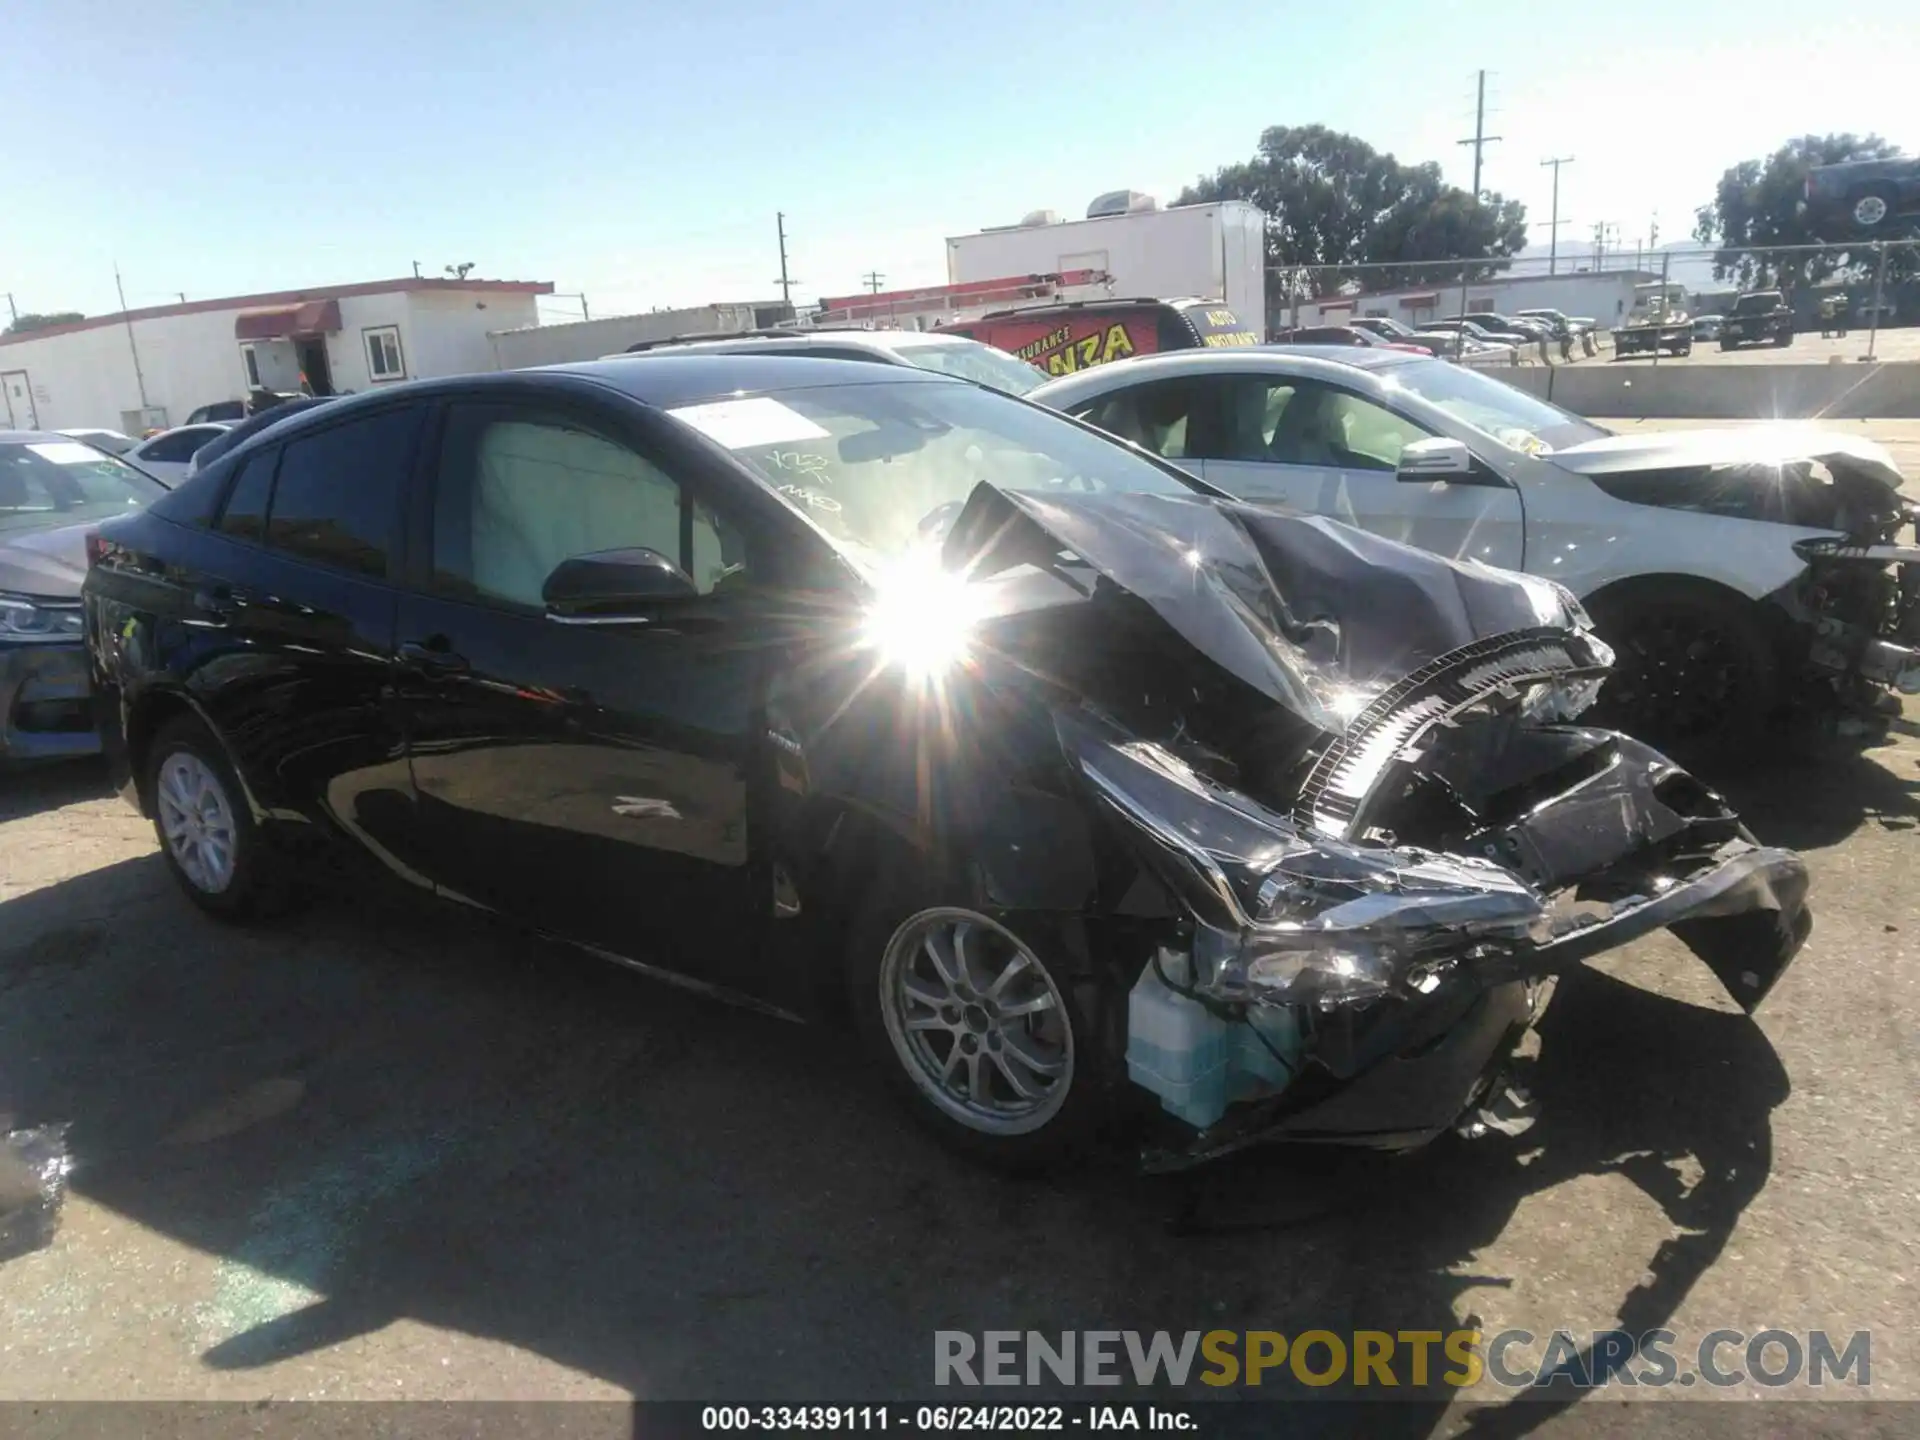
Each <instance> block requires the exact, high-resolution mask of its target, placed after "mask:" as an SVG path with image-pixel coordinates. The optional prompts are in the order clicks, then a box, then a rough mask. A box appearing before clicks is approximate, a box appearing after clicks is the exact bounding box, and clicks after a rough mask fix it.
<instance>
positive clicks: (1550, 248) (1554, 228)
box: [1540, 155, 1573, 275]
mask: <svg viewBox="0 0 1920 1440" xmlns="http://www.w3.org/2000/svg"><path fill="white" fill-rule="evenodd" d="M1572 163H1573V156H1571V155H1556V156H1554V157H1553V159H1551V160H1542V161H1541V162H1540V164H1541V166H1542V167H1543V168H1544V167H1545V166H1548V165H1551V166H1552V167H1553V219H1552V220H1550V221H1549V222H1548V227H1549V228H1548V230H1547V274H1549V275H1554V274H1557V273H1558V272H1559V269H1560V167H1561V166H1562V165H1571V164H1572Z"/></svg>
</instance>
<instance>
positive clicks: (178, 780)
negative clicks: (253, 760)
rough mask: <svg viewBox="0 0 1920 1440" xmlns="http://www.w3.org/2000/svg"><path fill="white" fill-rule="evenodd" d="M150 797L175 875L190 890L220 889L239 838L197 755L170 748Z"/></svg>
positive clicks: (222, 795)
mask: <svg viewBox="0 0 1920 1440" xmlns="http://www.w3.org/2000/svg"><path fill="white" fill-rule="evenodd" d="M154 800H155V805H156V808H157V810H158V811H159V818H160V833H161V834H162V835H163V836H165V837H166V843H167V851H168V853H169V854H171V855H172V856H173V860H174V863H175V864H176V865H178V866H179V867H180V873H181V874H183V875H185V876H186V877H187V882H188V883H189V884H191V885H192V886H193V887H194V888H195V889H196V890H200V891H202V892H204V893H206V894H208V895H219V894H221V893H223V892H224V891H225V890H226V888H227V887H228V886H229V885H231V884H232V883H233V867H234V860H235V857H236V853H237V849H238V844H239V837H238V834H237V831H236V827H235V824H234V812H233V804H232V802H231V801H230V800H229V799H228V798H227V791H226V787H225V786H224V785H222V784H221V783H220V777H219V776H218V775H216V774H215V773H214V772H213V768H212V767H211V766H209V765H208V764H207V763H206V761H204V760H202V759H201V758H200V757H199V756H198V755H194V754H192V753H190V752H188V751H185V750H180V751H175V752H174V753H173V754H172V755H169V756H168V757H167V758H166V760H165V761H164V762H163V763H162V764H161V766H160V778H159V784H158V785H156V786H155V787H154Z"/></svg>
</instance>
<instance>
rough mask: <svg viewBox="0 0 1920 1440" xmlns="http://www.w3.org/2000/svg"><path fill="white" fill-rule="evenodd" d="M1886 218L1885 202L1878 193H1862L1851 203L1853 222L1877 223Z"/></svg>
mask: <svg viewBox="0 0 1920 1440" xmlns="http://www.w3.org/2000/svg"><path fill="white" fill-rule="evenodd" d="M1886 218H1887V202H1886V201H1885V200H1884V199H1882V198H1881V197H1880V196H1878V195H1862V196H1861V197H1860V198H1859V199H1858V200H1856V201H1855V202H1854V205H1853V223H1854V224H1856V225H1878V224H1879V223H1880V222H1881V221H1882V220H1884V219H1886Z"/></svg>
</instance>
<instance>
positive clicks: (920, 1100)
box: [86, 355, 1809, 1167]
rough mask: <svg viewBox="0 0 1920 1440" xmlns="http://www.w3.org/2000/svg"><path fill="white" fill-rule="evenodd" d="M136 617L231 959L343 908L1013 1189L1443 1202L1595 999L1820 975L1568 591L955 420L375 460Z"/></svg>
mask: <svg viewBox="0 0 1920 1440" xmlns="http://www.w3.org/2000/svg"><path fill="white" fill-rule="evenodd" d="M86 606H87V633H88V636H89V640H90V646H91V657H92V665H93V670H94V673H95V676H96V678H97V682H98V685H99V693H100V696H101V707H102V711H103V720H104V725H103V729H104V733H105V736H106V738H107V742H108V748H109V750H110V752H111V755H112V758H113V761H114V765H115V770H116V774H117V776H118V778H119V779H120V781H121V783H122V786H123V789H124V792H125V793H126V794H127V795H128V796H129V797H130V798H131V799H133V800H134V801H135V803H137V804H138V805H139V806H140V808H141V809H142V810H143V811H144V812H145V813H147V814H148V815H150V816H152V817H153V819H154V822H155V827H156V831H157V834H158V837H159V841H160V844H161V847H162V853H163V855H164V857H165V863H166V864H167V866H168V867H169V869H170V870H171V871H172V872H173V874H174V875H175V877H176V879H177V880H178V881H179V883H180V885H181V886H182V888H183V889H184V890H185V892H186V894H187V895H188V896H189V897H190V898H191V899H192V900H193V901H194V902H195V903H196V904H198V905H200V906H202V907H203V908H205V909H206V910H208V911H210V912H212V913H214V914H217V915H239V914H259V913H262V912H264V911H267V910H270V909H272V908H273V907H274V906H275V905H276V904H277V903H279V902H281V901H282V900H284V899H285V897H286V896H287V894H288V890H289V886H290V884H291V883H292V881H293V877H294V876H295V875H296V874H299V873H302V872H303V871H304V870H306V869H307V868H308V867H305V866H303V865H302V864H301V863H300V861H299V860H298V859H297V858H296V857H299V856H302V855H317V854H318V853H320V852H322V851H325V852H328V853H331V854H334V855H337V856H339V857H342V859H343V860H358V861H359V862H361V863H362V864H363V865H364V866H366V867H367V871H368V873H370V874H384V875H386V876H388V877H392V878H396V879H398V880H399V881H401V882H404V883H406V884H409V885H411V886H413V887H414V888H416V889H418V890H421V891H426V892H430V893H433V894H437V895H440V896H443V897H446V898H450V899H455V900H459V901H462V902H465V903H467V904H469V905H475V906H479V907H482V908H485V909H491V910H495V911H499V912H501V913H503V914H505V915H508V916H510V917H512V918H514V919H515V920H517V921H519V922H520V923H522V924H525V925H528V926H531V927H533V928H534V929H536V930H538V931H541V932H545V933H548V934H552V935H555V936H558V937H561V938H563V939H565V940H568V941H571V942H573V943H575V944H577V945H581V946H584V947H586V948H588V949H590V950H592V951H594V952H596V953H599V954H601V955H603V956H606V957H608V958H612V959H616V960H619V961H622V962H624V963H627V964H630V965H633V966H635V967H636V968H639V969H642V970H646V971H649V972H650V973H655V974H664V975H668V976H671V977H673V978H675V979H677V980H679V981H680V982H681V983H684V984H689V985H693V986H695V987H697V988H701V989H706V990H709V991H719V992H721V993H724V994H727V995H729V996H731V997H733V998H736V999H739V998H746V999H751V1000H752V1001H753V1002H754V1003H756V1004H758V1005H759V1006H761V1007H763V1008H765V1007H772V1008H773V1009H775V1010H777V1011H779V1012H781V1013H783V1014H787V1015H789V1016H800V1015H806V1014H819V1013H823V1012H834V1011H838V1012H845V1011H848V1010H850V1011H851V1014H852V1019H853V1022H854V1025H855V1027H856V1029H857V1033H858V1035H859V1037H860V1038H861V1040H862V1041H863V1042H864V1044H865V1045H866V1047H867V1048H868V1050H869V1051H870V1053H871V1055H872V1056H873V1058H874V1060H875V1061H876V1063H877V1064H878V1065H879V1066H880V1068H881V1070H882V1072H883V1073H884V1074H885V1075H886V1076H887V1078H888V1081H889V1083H890V1084H891V1085H892V1086H893V1088H894V1089H895V1090H896V1091H897V1092H898V1094H899V1095H900V1096H901V1097H902V1098H903V1099H904V1100H905V1101H906V1103H907V1104H908V1105H910V1106H911V1107H912V1109H913V1110H914V1112H915V1113H916V1114H917V1115H918V1116H919V1117H920V1118H921V1119H922V1120H923V1121H925V1122H926V1123H927V1124H928V1125H930V1126H931V1127H933V1128H934V1129H935V1130H936V1131H937V1132H938V1133H939V1134H940V1135H941V1136H942V1137H943V1138H945V1139H946V1140H947V1141H949V1142H951V1143H953V1144H955V1145H956V1146H959V1147H961V1148H963V1149H965V1150H966V1151H968V1152H969V1153H972V1154H974V1155H976V1156H980V1157H983V1158H986V1159H988V1160H990V1161H994V1162H998V1163H1005V1164H1009V1165H1015V1166H1021V1167H1025V1166H1032V1165H1040V1164H1049V1163H1053V1162H1056V1161H1060V1160H1063V1159H1065V1158H1067V1157H1068V1156H1070V1155H1072V1154H1073V1153H1075V1152H1076V1151H1077V1150H1079V1149H1080V1148H1081V1147H1083V1146H1084V1145H1087V1144H1090V1143H1092V1142H1094V1141H1096V1140H1108V1139H1110V1138H1112V1137H1114V1136H1116V1135H1119V1134H1127V1135H1130V1136H1135V1137H1136V1138H1138V1137H1141V1136H1144V1143H1145V1144H1147V1145H1148V1147H1149V1148H1150V1150H1151V1153H1152V1154H1153V1155H1155V1156H1157V1157H1159V1160H1160V1163H1165V1164H1188V1163H1193V1162H1196V1161H1199V1160H1203V1159H1206V1158H1209V1157H1211V1156H1214V1155H1218V1154H1221V1153H1224V1152H1226V1151H1229V1150H1233V1149H1237V1148H1239V1147H1241V1146H1243V1145H1245V1144H1248V1143H1252V1142H1254V1141H1257V1140H1263V1139H1269V1138H1277V1137H1282V1136H1288V1137H1295V1138H1302V1139H1317V1140H1330V1141H1338V1142H1346V1143H1362V1144H1369V1145H1375V1146H1384V1147H1389V1148H1402V1147H1406V1146H1409V1145H1414V1144H1418V1143H1420V1142H1421V1141H1423V1140H1426V1139H1429V1138H1432V1137H1433V1136H1435V1135H1438V1134H1440V1133H1443V1132H1445V1131H1446V1130H1447V1129H1448V1128H1449V1127H1451V1126H1453V1125H1454V1124H1456V1122H1458V1121H1459V1120H1460V1119H1461V1117H1462V1116H1463V1115H1464V1114H1467V1113H1469V1112H1475V1113H1477V1107H1479V1106H1480V1105H1481V1104H1482V1102H1483V1100H1485V1099H1486V1097H1488V1096H1489V1095H1490V1094H1491V1093H1492V1091H1491V1087H1492V1086H1493V1085H1494V1084H1495V1083H1496V1080H1497V1077H1498V1076H1499V1075H1500V1073H1501V1066H1502V1064H1503V1062H1504V1059H1505V1057H1506V1056H1507V1055H1508V1054H1509V1053H1510V1052H1511V1050H1512V1048H1513V1047H1514V1046H1515V1045H1516V1044H1517V1043H1518V1041H1519V1040H1520V1039H1521V1038H1522V1037H1523V1036H1524V1034H1525V1032H1526V1031H1527V1029H1528V1026H1529V1025H1530V1023H1531V1022H1532V1020H1533V1018H1534V1015H1535V1013H1536V1011H1537V1009H1538V1007H1539V1005H1540V1004H1541V1002H1542V1001H1543V999H1544V994H1543V992H1542V990H1541V988H1540V984H1539V982H1541V981H1542V980H1543V979H1544V978H1545V977H1546V976H1549V975H1551V974H1554V973H1556V972H1558V971H1560V970H1563V969H1566V968H1567V967H1570V966H1573V965H1577V964H1579V963H1580V962H1581V961H1582V960H1584V959H1585V958H1586V957H1588V956H1590V955H1593V954H1596V953H1598V952H1600V951H1602V950H1605V949H1610V948H1612V947H1614V946H1616V945H1619V944H1623V943H1625V942H1626V941H1627V940H1628V939H1631V938H1633V937H1635V936H1638V935H1641V934H1644V933H1647V932H1649V931H1651V930H1654V929H1657V928H1659V927H1661V926H1664V925H1669V924H1672V925H1675V926H1676V933H1677V934H1678V935H1679V937H1680V938H1681V939H1682V940H1683V941H1685V943H1687V944H1688V945H1690V946H1691V947H1692V948H1693V949H1694V950H1695V951H1696V952H1697V953H1698V954H1699V955H1700V956H1701V957H1702V958H1703V959H1704V960H1705V961H1706V963H1707V964H1708V965H1709V967H1710V968H1712V969H1713V970H1714V971H1715V972H1716V973H1717V974H1718V975H1720V976H1721V977H1722V979H1723V981H1724V982H1725V983H1726V984H1727V985H1728V987H1729V988H1730V989H1731V990H1732V992H1733V994H1734V995H1735V997H1736V998H1737V999H1738V1001H1739V1002H1740V1004H1741V1005H1742V1006H1744V1007H1745V1008H1747V1009H1748V1010H1751V1009H1753V1008H1754V1007H1755V1006H1757V1005H1758V1004H1759V1003H1760V1001H1761V999H1762V997H1764V995H1765V994H1766V993H1767V991H1768V990H1769V988H1770V987H1771V986H1772V984H1773V982H1774V981H1775V979H1776V978H1777V977H1778V976H1779V974H1780V973H1781V972H1782V970H1783V969H1784V968H1785V967H1786V965H1787V964H1788V963H1789V962H1790V960H1791V959H1792V957H1793V955H1794V953H1795V951H1796V950H1797V948H1798V947H1799V945H1800V943H1801V940H1802V938H1803V936H1804V935H1805V933H1806V928H1807V925H1808V923H1809V922H1808V919H1807V912H1806V910H1805V908H1804V903H1803V900H1804V892H1805V885H1806V873H1805V869H1804V866H1803V865H1802V864H1801V862H1800V860H1799V859H1798V857H1796V856H1794V855H1792V854H1790V853H1788V852H1785V851H1780V850H1774V849H1768V848H1766V847H1764V846H1761V845H1759V844H1758V843H1757V842H1755V841H1754V840H1753V838H1752V837H1751V836H1750V835H1748V833H1747V832H1746V831H1745V830H1744V828H1743V827H1742V826H1741V825H1740V823H1739V821H1738V820H1737V819H1736V818H1735V817H1734V816H1733V814H1732V813H1731V812H1730V811H1729V810H1728V809H1727V807H1726V806H1725V805H1724V803H1723V802H1721V801H1720V799H1719V798H1718V797H1717V796H1715V795H1713V794H1712V793H1711V792H1709V791H1707V790H1705V789H1704V787H1702V786H1700V785H1699V784H1698V783H1696V782H1694V781H1693V780H1691V779H1690V778H1689V777H1687V776H1686V775H1685V774H1684V772H1681V771H1679V770H1678V769H1676V768H1675V767H1674V766H1672V765H1671V764H1670V763H1669V762H1667V761H1665V760H1663V759H1662V758H1661V757H1659V756H1658V755H1656V754H1654V753H1653V752H1651V751H1649V750H1647V749H1646V748H1645V747H1644V746H1641V745H1639V744H1638V743H1636V742H1635V741H1633V740H1630V739H1627V738H1626V737H1624V736H1620V735H1616V734H1612V733H1609V732H1606V731H1603V730H1595V729H1590V728H1585V727H1582V726H1579V725H1575V724H1568V723H1564V722H1566V721H1567V720H1569V719H1570V717H1571V716H1572V715H1573V714H1575V713H1576V712H1577V711H1579V710H1580V708H1581V707H1582V706H1583V705H1584V704H1585V703H1586V702H1587V701H1588V700H1590V699H1591V696H1592V692H1593V690H1594V688H1595V686H1596V684H1597V681H1598V679H1599V677H1601V676H1602V675H1604V673H1605V668H1606V664H1607V654H1606V651H1605V647H1604V646H1603V645H1601V644H1600V643H1599V642H1598V641H1597V640H1596V639H1595V638H1594V637H1593V636H1592V635H1591V633H1590V632H1589V631H1588V630H1587V629H1586V628H1585V625H1584V619H1583V617H1582V616H1581V614H1580V612H1579V609H1578V607H1577V606H1576V605H1573V604H1572V603H1571V602H1570V601H1569V599H1568V598H1567V596H1566V593H1565V592H1564V591H1562V590H1560V589H1558V588H1557V587H1556V586H1555V585H1553V584H1552V583H1551V582H1549V581H1545V580H1538V579H1533V578H1531V577H1526V576H1520V575H1516V574H1513V573H1511V572H1505V571H1499V570H1493V569H1489V568H1487V567H1484V566H1477V565H1456V564H1454V563H1452V562H1450V561H1446V560H1442V559H1440V558H1438V557H1436V556H1433V555H1430V554H1427V553H1424V552H1421V551H1416V550H1412V549H1409V548H1407V547H1404V546H1401V545H1398V544H1395V543H1393V542H1391V541H1388V540H1384V539H1380V538H1378V537H1375V536H1371V535H1368V534H1366V533H1364V532H1361V531H1358V530H1352V529H1348V528H1347V527H1344V526H1341V525H1339V524H1337V523H1334V522H1332V521H1328V520H1324V519H1320V518H1317V517H1310V516H1304V515H1300V514H1295V513H1289V512H1284V511H1281V510H1278V509H1274V508H1270V507H1265V506H1259V505H1248V504H1241V503H1239V502H1235V501H1231V500H1228V499H1226V498H1224V497H1223V496H1221V495H1220V494H1219V493H1218V492H1217V491H1214V490H1212V489H1211V488H1210V487H1209V486H1208V485H1207V484H1206V483H1205V482H1204V481H1200V480H1197V479H1195V478H1193V477H1191V476H1187V475H1185V474H1183V473H1182V472H1181V471H1179V470H1177V469H1175V468H1173V467H1172V466H1170V465H1167V464H1166V463H1164V462H1163V461H1161V460H1160V459H1158V458H1156V457H1152V456H1148V455H1146V454H1145V453H1143V452H1142V451H1140V450H1138V449H1136V448H1133V447H1130V446H1127V445H1123V444H1118V443H1115V442H1114V441H1113V440H1111V439H1109V438H1108V437H1106V436H1103V435H1102V434H1100V433H1099V432H1097V431H1095V430H1093V429H1091V428H1090V427H1088V426H1085V425H1082V424H1081V423H1079V422H1077V421H1074V420H1071V419H1068V418H1067V417H1065V416H1062V415H1059V414H1056V413H1054V412H1051V411H1048V410H1045V409H1042V408H1041V407H1039V406H1036V405H1032V404H1029V403H1027V402H1026V401H1023V400H1019V399H1015V398H1013V397H1011V396H1007V395H1005V394H1001V393H997V392H995V391H993V390H992V389H989V388H987V387H984V386H978V385H973V384H970V383H967V382H964V381H961V380H958V379H953V378H950V377H943V376H938V375H934V374H931V373H929V372H926V371H922V370H919V369H916V368H913V367H908V366H881V365H875V364H872V363H866V362H860V363H855V362H848V361H831V360H813V359H796V358H791V357H770V356H715V355H685V356H661V357H658V358H654V359H648V360H638V361H637V360H632V359H623V360H613V361H602V362H597V363H593V364H584V365H570V366H557V367H551V368H544V369H539V370H529V371H516V372H508V373H504V374H492V375H478V376H469V377H465V378H460V379H453V380H442V381H428V382H421V383H417V384H412V385H404V386H396V387H394V388H393V389H392V390H390V391H385V392H382V393H379V394H375V395H369V396H365V397H361V398H359V399H357V400H350V401H345V402H341V403H338V404H336V405H333V406H330V407H327V408H324V409H321V410H318V411H315V412H313V413H310V414H306V415H301V416H297V417H294V418H293V419H292V420H290V421H289V422H287V423H285V424H283V425H281V426H277V427H274V428H272V429H270V430H268V431H266V432H263V433H261V434H259V435H257V436H255V437H254V438H253V439H252V440H250V441H249V442H247V443H246V444H244V445H242V446H240V447H239V448H238V449H237V450H235V451H233V452H232V453H230V454H229V455H227V456H225V457H224V458H223V459H221V460H220V461H218V462H217V463H215V464H214V465H212V466H210V467H208V468H207V469H204V470H202V471H201V472H200V473H199V474H198V475H197V476H195V477H194V478H193V479H191V480H188V481H186V482H185V483H183V484H182V485H181V487H180V488H179V489H178V490H176V491H174V492H173V493H172V494H170V495H168V496H167V497H165V498H164V499H162V500H161V501H160V502H158V503H157V504H156V505H155V506H154V507H153V508H152V509H151V510H148V511H147V512H145V513H143V514H139V515H135V516H131V517H128V518H124V519H119V520H115V521H112V522H110V523H109V524H107V525H105V526H104V527H103V528H102V530H101V532H100V533H99V535H98V536H97V537H96V539H95V540H94V542H93V566H92V569H91V570H90V572H89V574H88V578H87V582H86ZM1290 617H1298V621H1297V622H1296V621H1295V620H1294V619H1293V618H1290ZM1283 631H1284V633H1283ZM1334 637H1337V640H1338V643H1337V644H1331V643H1323V642H1324V641H1326V640H1330V639H1332V638H1334ZM1442 721H1444V723H1441V722H1442ZM1489 857H1493V858H1489ZM1576 910H1577V912H1578V913H1577V914H1576ZM836 997H838V998H836Z"/></svg>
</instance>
